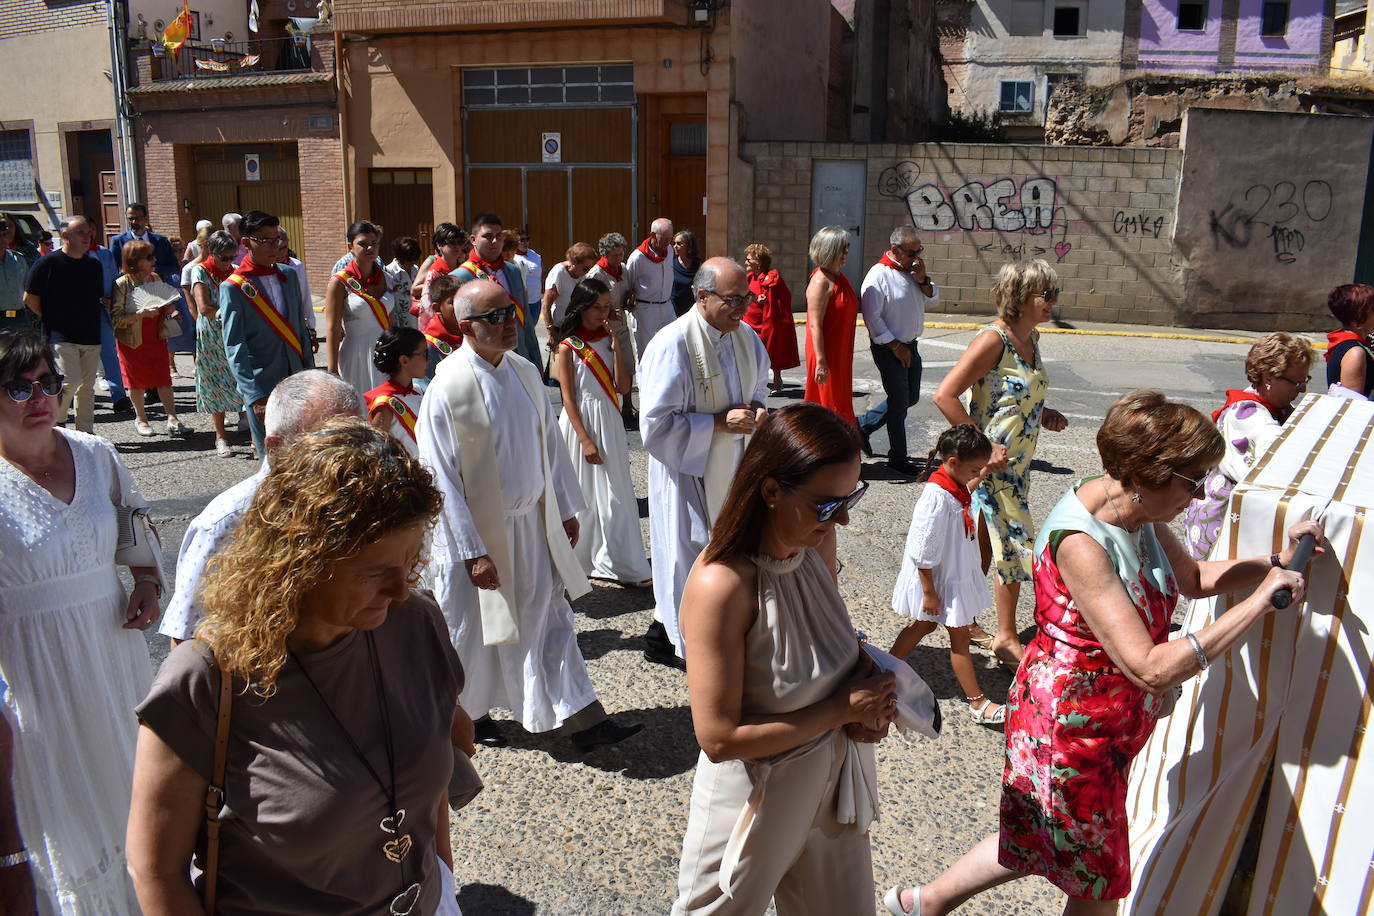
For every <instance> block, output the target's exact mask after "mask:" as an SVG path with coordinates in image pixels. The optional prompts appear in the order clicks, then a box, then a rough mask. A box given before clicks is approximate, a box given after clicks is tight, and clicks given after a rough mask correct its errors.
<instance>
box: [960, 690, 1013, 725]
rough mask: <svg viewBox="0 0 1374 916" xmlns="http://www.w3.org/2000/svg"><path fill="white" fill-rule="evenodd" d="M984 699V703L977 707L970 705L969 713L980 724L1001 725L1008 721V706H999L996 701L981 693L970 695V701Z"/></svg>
mask: <svg viewBox="0 0 1374 916" xmlns="http://www.w3.org/2000/svg"><path fill="white" fill-rule="evenodd" d="M980 699H981V700H982V701H983V705H982V706H979V707H978V708H977V709H975V708H973V706H969V708H968V714H969V715H970V716H972V717H973V721H974V722H977V723H978V724H979V725H1001V724H1003V723H1004V722H1006V721H1007V707H1006V706H1005V705H1003V706H998V705H997V704H996V703H994V702H992V700H989V699H988V698H987V697H985V696H983V695H982V694H981V693H980V694H978V696H976V697H969V701H970V702H972V701H974V700H980Z"/></svg>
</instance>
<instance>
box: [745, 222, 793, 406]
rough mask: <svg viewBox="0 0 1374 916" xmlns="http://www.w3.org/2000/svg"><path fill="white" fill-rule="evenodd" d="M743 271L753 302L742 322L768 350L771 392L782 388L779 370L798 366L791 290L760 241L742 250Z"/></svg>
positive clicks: (770, 251)
mask: <svg viewBox="0 0 1374 916" xmlns="http://www.w3.org/2000/svg"><path fill="white" fill-rule="evenodd" d="M744 269H745V271H747V273H746V277H747V279H748V280H749V292H751V293H753V294H754V302H753V304H752V305H750V306H749V310H748V311H746V312H745V313H744V323H745V324H747V325H749V327H751V328H753V329H754V331H755V332H757V333H758V335H759V338H760V339H761V340H762V341H763V347H764V349H765V350H767V351H768V362H769V363H770V364H771V365H772V367H773V383H772V384H771V385H769V387H770V388H772V389H773V390H774V391H777V390H778V389H780V388H782V370H783V369H795V368H796V367H797V366H799V365H801V359H800V358H798V356H797V327H796V325H795V324H793V322H792V291H791V290H790V289H788V288H787V283H786V282H785V281H784V280H783V278H782V274H780V273H778V272H777V271H776V270H774V269H773V249H771V248H769V247H768V246H767V245H764V244H762V243H760V242H755V243H754V244H752V245H748V246H746V247H745V249H744Z"/></svg>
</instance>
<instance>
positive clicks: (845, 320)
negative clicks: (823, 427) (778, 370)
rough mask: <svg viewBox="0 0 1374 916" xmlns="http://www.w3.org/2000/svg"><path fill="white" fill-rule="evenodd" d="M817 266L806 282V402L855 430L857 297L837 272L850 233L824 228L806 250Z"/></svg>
mask: <svg viewBox="0 0 1374 916" xmlns="http://www.w3.org/2000/svg"><path fill="white" fill-rule="evenodd" d="M808 252H809V253H810V255H811V260H812V261H813V262H815V264H816V269H815V270H813V271H812V272H811V279H810V280H809V281H808V282H807V284H806V392H805V395H804V397H805V398H806V400H808V401H811V402H813V403H816V404H820V405H822V406H824V407H829V408H830V409H831V410H833V411H835V413H837V414H839V415H840V417H842V418H843V419H845V420H848V421H849V422H850V423H853V424H854V428H855V429H858V428H859V421H858V420H856V419H855V418H854V387H853V378H854V329H855V328H856V327H857V325H858V319H859V297H858V296H857V295H856V294H855V292H854V287H853V286H851V285H850V283H849V278H848V277H846V276H845V275H844V274H842V273H840V268H842V267H844V262H845V260H846V259H847V258H848V257H849V233H848V232H846V231H845V230H844V229H842V228H841V227H839V226H826V227H825V228H823V229H821V230H820V231H819V232H817V233H816V234H815V235H814V236H813V237H812V238H811V246H810V248H809V249H808Z"/></svg>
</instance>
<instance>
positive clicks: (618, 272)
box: [596, 258, 625, 281]
mask: <svg viewBox="0 0 1374 916" xmlns="http://www.w3.org/2000/svg"><path fill="white" fill-rule="evenodd" d="M596 266H597V267H600V268H601V269H602V270H604V271H606V273H608V274H610V275H611V277H612V278H613V279H615V280H616V281H619V280H620V278H621V277H623V276H624V275H625V262H624V261H621V262H620V266H619V267H615V268H612V267H611V264H610V262H609V261H607V260H606V259H605V258H602V259H601V260H599V261H597V262H596Z"/></svg>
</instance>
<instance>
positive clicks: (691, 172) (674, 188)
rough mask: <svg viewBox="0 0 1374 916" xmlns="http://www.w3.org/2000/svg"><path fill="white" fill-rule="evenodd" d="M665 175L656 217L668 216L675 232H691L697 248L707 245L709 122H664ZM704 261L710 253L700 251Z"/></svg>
mask: <svg viewBox="0 0 1374 916" xmlns="http://www.w3.org/2000/svg"><path fill="white" fill-rule="evenodd" d="M663 133H664V136H663V140H662V147H661V148H662V149H663V150H664V154H663V171H662V176H663V177H662V186H661V187H660V190H659V194H658V198H659V200H660V201H661V202H662V203H661V204H660V206H659V207H658V212H657V213H656V214H654V215H655V216H666V217H668V219H670V220H672V221H673V228H675V229H677V230H678V231H681V230H683V229H690V230H691V231H692V232H693V233H694V234H695V235H696V237H697V245H698V247H700V248H704V247H705V245H706V122H705V121H704V120H703V119H700V118H697V117H672V116H665V117H664V118H663ZM699 254H701V256H702V257H703V258H704V257H706V256H707V254H708V252H706V251H700V252H699Z"/></svg>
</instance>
